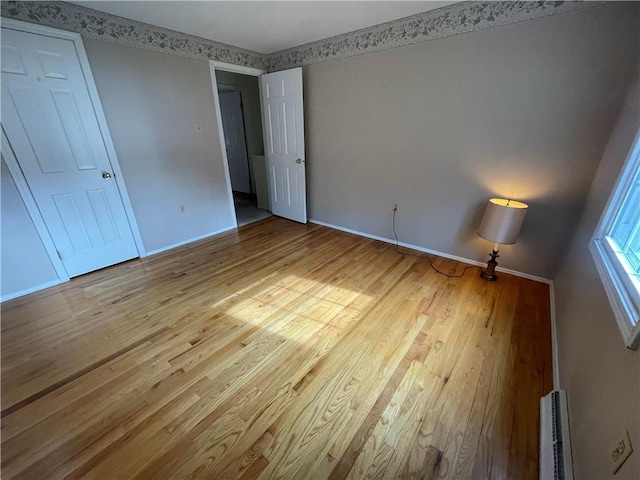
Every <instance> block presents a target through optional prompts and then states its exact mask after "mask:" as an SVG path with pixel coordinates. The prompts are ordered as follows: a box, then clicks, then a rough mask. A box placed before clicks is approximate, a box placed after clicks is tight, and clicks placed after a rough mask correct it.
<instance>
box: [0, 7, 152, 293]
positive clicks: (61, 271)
mask: <svg viewBox="0 0 640 480" xmlns="http://www.w3.org/2000/svg"><path fill="white" fill-rule="evenodd" d="M2 28H8V29H10V30H17V31H20V32H25V33H33V34H37V35H43V36H46V37H53V38H59V39H62V40H70V41H71V42H72V43H73V45H74V47H75V50H76V55H77V56H78V61H79V62H80V68H81V70H82V74H83V76H84V80H85V84H86V86H87V91H88V93H89V98H90V100H91V104H92V106H93V111H94V113H95V116H96V120H97V122H98V127H99V129H100V133H101V135H102V139H103V142H104V146H105V149H106V151H107V157H108V159H109V163H110V164H111V169H112V172H113V177H114V180H115V182H116V186H117V187H118V192H119V194H120V198H121V199H122V204H123V206H124V211H125V214H126V217H127V221H128V223H129V228H130V229H131V233H132V234H133V240H134V242H135V245H136V250H137V251H138V256H139V257H140V258H142V257H145V256H147V253H146V251H145V249H144V244H143V242H142V236H141V235H140V230H139V229H138V224H137V222H136V217H135V215H134V213H133V207H132V205H131V200H130V198H129V193H128V192H127V187H126V185H125V184H124V177H123V175H122V170H121V169H120V164H119V162H118V156H117V155H116V149H115V147H114V145H113V140H112V139H111V134H110V132H109V126H108V124H107V118H106V117H105V115H104V111H103V109H102V103H101V102H100V97H99V95H98V90H97V88H96V84H95V81H94V79H93V74H92V73H91V67H90V65H89V58H88V57H87V52H86V51H85V49H84V45H83V43H82V36H81V35H80V34H79V33H74V32H68V31H66V30H59V29H57V28H51V27H45V26H43V25H38V24H35V23H27V22H22V21H19V20H12V19H5V18H3V19H2ZM2 153H3V158H4V160H5V162H6V163H7V167H9V172H10V173H11V176H12V178H13V181H14V183H15V184H16V187H17V189H18V192H19V193H20V196H21V197H22V201H23V202H24V204H25V206H26V208H27V212H28V213H29V216H30V217H31V219H32V220H33V223H34V225H35V227H36V230H37V231H38V234H39V235H40V239H41V240H42V243H43V244H44V247H45V250H46V251H47V253H48V254H49V259H50V260H51V263H52V264H53V267H54V269H55V271H56V273H57V274H58V278H59V279H60V281H61V282H66V281H68V280H69V274H68V273H67V270H66V268H65V267H64V264H63V263H62V261H61V260H60V258H58V254H57V251H56V248H55V244H54V242H53V238H52V237H51V235H50V233H49V230H48V229H47V227H46V223H45V221H44V218H43V217H42V215H41V214H40V210H39V209H38V207H37V206H36V203H35V199H34V197H33V194H32V193H31V190H30V189H29V186H28V183H27V180H26V178H25V176H24V174H23V173H22V169H21V168H20V165H19V163H18V161H17V159H16V158H15V155H14V152H13V149H12V148H11V146H10V143H9V140H8V138H6V135H5V133H4V129H3V130H2Z"/></svg>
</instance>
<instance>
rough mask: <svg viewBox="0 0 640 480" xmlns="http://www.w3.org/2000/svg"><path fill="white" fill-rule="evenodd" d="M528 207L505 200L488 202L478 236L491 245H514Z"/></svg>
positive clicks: (496, 199) (493, 199) (494, 199)
mask: <svg viewBox="0 0 640 480" xmlns="http://www.w3.org/2000/svg"><path fill="white" fill-rule="evenodd" d="M527 207H528V205H527V204H526V203H522V202H516V201H515V200H507V199H505V198H492V199H491V200H489V204H488V205H487V209H486V210H485V212H484V217H483V218H482V222H481V223H480V228H479V229H478V235H480V236H481V237H482V238H484V239H486V240H489V241H490V242H493V243H502V244H511V243H516V238H517V237H518V233H520V227H521V226H522V221H523V220H524V216H525V215H526V213H527Z"/></svg>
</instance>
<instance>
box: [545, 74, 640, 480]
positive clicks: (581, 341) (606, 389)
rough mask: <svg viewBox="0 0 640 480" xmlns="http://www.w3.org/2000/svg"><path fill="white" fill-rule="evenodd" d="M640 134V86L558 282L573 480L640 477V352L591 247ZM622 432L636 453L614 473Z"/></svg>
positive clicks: (560, 344)
mask: <svg viewBox="0 0 640 480" xmlns="http://www.w3.org/2000/svg"><path fill="white" fill-rule="evenodd" d="M639 130H640V82H638V81H637V82H636V83H635V84H634V86H633V88H632V89H631V90H630V92H629V94H628V96H627V100H626V103H625V108H624V109H623V111H622V114H621V115H620V118H619V120H618V123H617V125H616V128H615V130H614V131H613V134H612V135H611V138H610V140H609V143H608V146H607V148H606V150H605V152H604V155H603V157H602V161H601V162H600V166H599V167H598V170H597V172H596V175H595V178H594V180H593V184H592V185H591V190H590V192H589V196H588V199H587V203H586V207H585V209H584V214H583V216H582V220H581V221H580V223H579V225H578V227H577V229H576V234H575V237H574V239H573V242H572V244H571V247H570V249H569V252H568V255H567V256H566V259H565V260H564V261H563V262H562V264H561V267H560V270H559V272H558V276H557V277H556V278H555V281H554V284H555V297H556V317H557V318H556V324H557V333H558V355H559V362H558V363H559V368H560V386H561V387H562V388H564V389H565V390H567V395H568V399H569V419H570V422H571V440H572V447H573V458H574V464H575V477H576V478H585V479H587V478H593V479H605V478H623V479H630V478H640V351H638V350H629V349H627V348H625V346H624V343H623V339H622V335H621V334H620V330H619V329H618V326H617V324H616V320H615V317H614V315H613V311H612V310H611V307H610V304H609V301H608V299H607V296H606V293H605V291H604V288H603V287H602V282H601V281H600V278H599V276H598V272H597V271H596V267H595V264H594V262H593V259H592V257H591V253H590V252H589V250H588V242H589V241H590V239H591V237H592V235H593V232H594V231H595V229H596V226H597V223H598V221H599V220H600V216H601V215H602V212H603V211H604V207H605V205H606V202H607V200H608V198H609V195H610V194H611V191H612V190H613V187H614V185H615V182H616V178H617V176H618V174H619V173H620V170H621V168H622V165H623V163H624V161H625V160H626V158H627V155H628V153H629V150H630V149H631V147H632V145H633V140H634V138H635V135H636V134H637V132H638V131H639ZM625 430H627V431H629V433H630V435H631V444H632V445H633V447H634V450H635V451H634V452H633V453H632V454H631V457H629V459H628V460H627V462H626V464H624V465H623V466H622V468H621V469H620V471H619V472H618V473H617V474H616V475H615V477H614V476H613V474H612V473H611V470H610V469H609V462H610V451H611V449H612V448H613V447H614V446H615V445H616V444H617V440H618V439H619V438H621V436H622V435H623V434H624V432H625Z"/></svg>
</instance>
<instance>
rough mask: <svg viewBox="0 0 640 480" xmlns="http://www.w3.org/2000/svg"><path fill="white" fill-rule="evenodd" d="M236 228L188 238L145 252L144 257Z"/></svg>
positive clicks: (226, 228)
mask: <svg viewBox="0 0 640 480" xmlns="http://www.w3.org/2000/svg"><path fill="white" fill-rule="evenodd" d="M234 228H237V227H235V226H230V227H225V228H221V229H220V230H216V231H215V232H209V233H205V234H204V235H200V236H199V237H195V238H190V239H189V240H185V241H183V242H178V243H174V244H173V245H167V246H166V247H162V248H158V249H156V250H151V251H150V252H145V254H144V255H143V256H141V257H140V258H144V257H150V256H151V255H157V254H158V253H162V252H166V251H167V250H172V249H174V248H178V247H182V246H183V245H187V244H188V243H193V242H197V241H198V240H204V239H205V238H209V237H213V236H214V235H219V234H221V233H224V232H228V231H229V230H233V229H234Z"/></svg>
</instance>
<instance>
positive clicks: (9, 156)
mask: <svg viewBox="0 0 640 480" xmlns="http://www.w3.org/2000/svg"><path fill="white" fill-rule="evenodd" d="M2 158H4V161H5V163H6V164H7V167H8V168H9V172H10V173H11V177H12V178H13V182H14V183H15V184H16V188H17V189H18V192H19V193H20V196H21V197H22V201H23V202H24V205H25V207H26V208H27V212H28V213H29V216H30V217H31V220H32V221H33V225H34V226H35V227H36V231H37V232H38V234H39V235H40V239H41V240H42V244H43V245H44V249H45V251H46V252H47V254H48V255H49V259H50V260H51V264H52V265H53V268H54V270H55V271H56V274H57V275H58V279H59V280H60V281H61V282H66V281H68V280H69V274H68V273H67V269H66V268H64V264H63V263H62V260H60V257H58V250H57V249H56V246H55V244H54V243H53V239H52V238H51V235H50V234H49V229H47V225H46V224H45V223H44V219H43V218H42V215H41V214H40V210H39V209H38V206H37V205H36V200H35V198H33V194H32V193H31V190H30V189H29V185H28V184H27V179H26V178H25V177H24V174H23V173H22V170H21V169H20V165H19V164H18V160H17V159H16V157H15V155H14V154H13V149H12V148H11V145H10V144H9V139H8V138H7V136H6V134H5V133H4V128H2Z"/></svg>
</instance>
